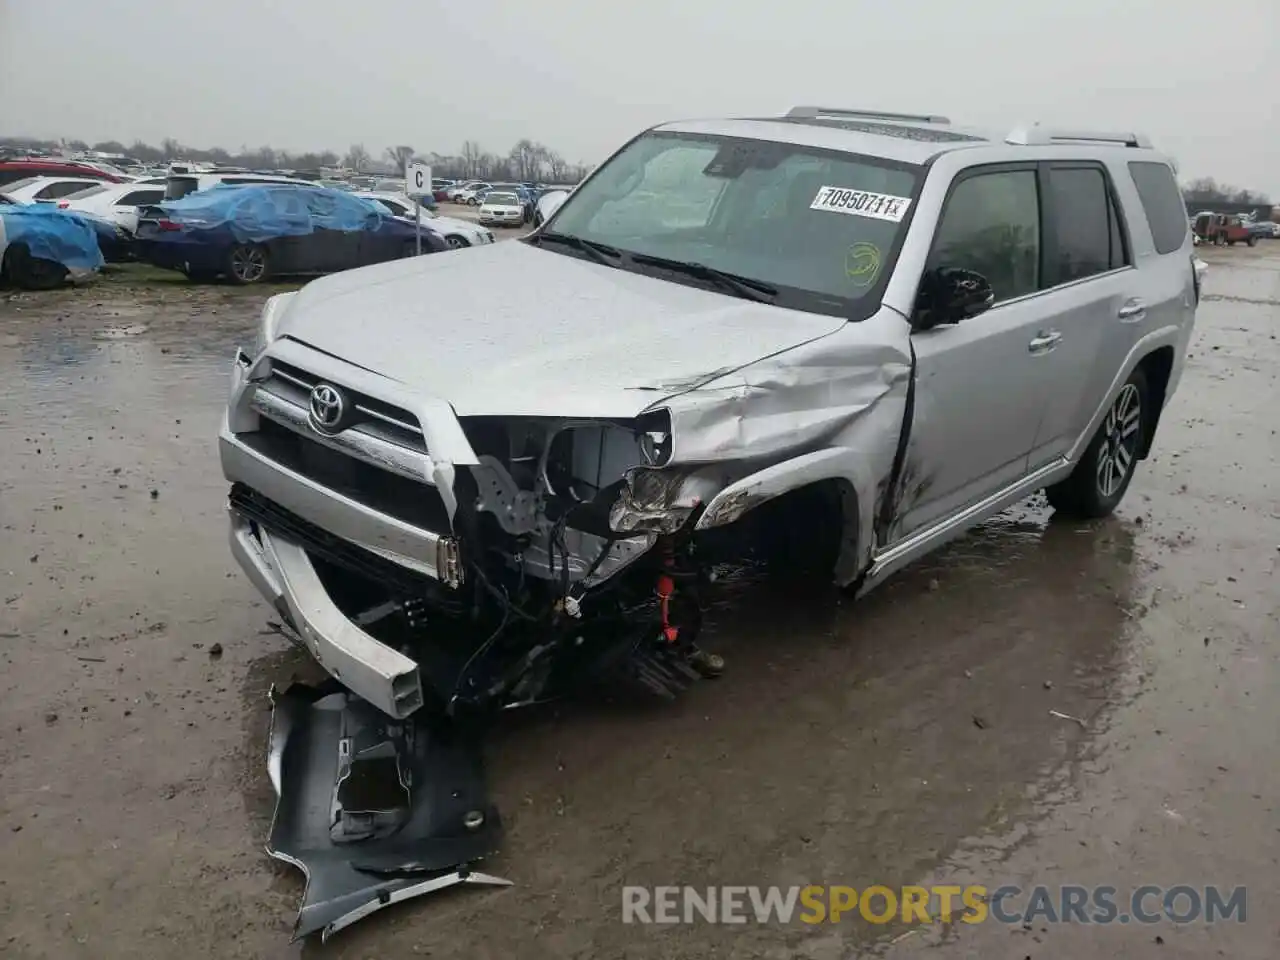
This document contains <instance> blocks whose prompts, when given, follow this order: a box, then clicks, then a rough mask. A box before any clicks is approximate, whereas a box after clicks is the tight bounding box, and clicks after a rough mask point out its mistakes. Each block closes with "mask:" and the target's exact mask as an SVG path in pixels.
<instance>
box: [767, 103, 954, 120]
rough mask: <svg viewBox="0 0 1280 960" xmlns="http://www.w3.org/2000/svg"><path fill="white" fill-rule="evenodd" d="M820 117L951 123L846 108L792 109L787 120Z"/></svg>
mask: <svg viewBox="0 0 1280 960" xmlns="http://www.w3.org/2000/svg"><path fill="white" fill-rule="evenodd" d="M818 117H861V118H862V119H865V120H913V121H915V122H916V123H945V124H949V123H951V121H950V120H948V119H947V118H946V117H940V116H936V115H932V114H927V113H890V112H889V111H887V110H848V109H845V108H844V107H792V108H791V109H790V110H788V111H787V118H788V119H793V120H815V119H817V118H818Z"/></svg>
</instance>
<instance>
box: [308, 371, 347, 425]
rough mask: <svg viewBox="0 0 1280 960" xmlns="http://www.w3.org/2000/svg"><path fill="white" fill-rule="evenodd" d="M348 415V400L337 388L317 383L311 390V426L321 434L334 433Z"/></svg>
mask: <svg viewBox="0 0 1280 960" xmlns="http://www.w3.org/2000/svg"><path fill="white" fill-rule="evenodd" d="M346 413H347V398H346V397H344V396H343V395H342V391H341V390H339V389H338V388H337V387H334V386H331V385H330V384H327V383H317V384H316V385H315V387H313V388H312V390H311V426H313V427H315V428H316V429H317V430H319V431H320V432H321V433H334V432H336V431H337V430H338V429H339V428H340V427H341V425H342V421H343V418H344V417H345V416H346Z"/></svg>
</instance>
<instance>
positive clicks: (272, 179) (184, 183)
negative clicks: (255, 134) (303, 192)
mask: <svg viewBox="0 0 1280 960" xmlns="http://www.w3.org/2000/svg"><path fill="white" fill-rule="evenodd" d="M252 183H295V184H299V185H300V186H304V187H310V186H314V184H313V183H312V182H311V181H310V180H303V179H301V178H299V177H282V176H276V175H274V174H268V173H249V172H245V173H228V172H223V173H171V174H170V175H169V176H168V177H166V178H165V188H164V198H165V199H166V200H180V199H182V198H183V197H185V196H186V195H187V194H189V193H195V192H196V191H198V190H208V189H209V188H210V187H216V186H220V185H222V184H228V185H230V186H244V185H246V184H252Z"/></svg>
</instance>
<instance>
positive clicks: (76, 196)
mask: <svg viewBox="0 0 1280 960" xmlns="http://www.w3.org/2000/svg"><path fill="white" fill-rule="evenodd" d="M106 192H107V188H106V187H104V186H102V185H101V184H99V185H97V186H93V187H85V188H84V189H83V190H77V191H76V192H75V193H69V194H67V196H66V198H65V199H67V200H88V199H89V198H90V197H96V196H97V195H98V194H100V193H106Z"/></svg>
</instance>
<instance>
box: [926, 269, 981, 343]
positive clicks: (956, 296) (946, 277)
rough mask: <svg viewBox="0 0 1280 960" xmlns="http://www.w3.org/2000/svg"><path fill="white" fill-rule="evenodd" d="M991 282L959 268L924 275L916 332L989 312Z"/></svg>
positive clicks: (936, 270) (935, 270) (975, 273)
mask: <svg viewBox="0 0 1280 960" xmlns="http://www.w3.org/2000/svg"><path fill="white" fill-rule="evenodd" d="M995 301H996V295H995V291H994V290H992V289H991V282H990V281H989V280H988V279H987V278H986V277H984V276H983V275H982V274H980V273H977V272H976V271H973V270H964V269H961V268H960V267H938V268H937V269H934V270H929V271H926V273H925V275H924V276H923V277H922V278H921V280H920V292H919V294H918V296H917V298H916V321H915V326H916V329H918V330H928V329H930V328H932V327H936V326H940V325H941V324H944V323H959V322H960V321H961V320H966V319H968V318H969V317H976V316H977V315H978V314H980V313H983V312H984V311H986V310H989V309H991V305H992V304H993V303H995Z"/></svg>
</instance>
